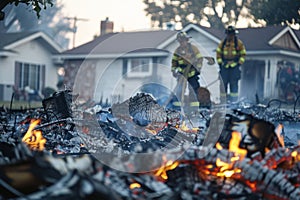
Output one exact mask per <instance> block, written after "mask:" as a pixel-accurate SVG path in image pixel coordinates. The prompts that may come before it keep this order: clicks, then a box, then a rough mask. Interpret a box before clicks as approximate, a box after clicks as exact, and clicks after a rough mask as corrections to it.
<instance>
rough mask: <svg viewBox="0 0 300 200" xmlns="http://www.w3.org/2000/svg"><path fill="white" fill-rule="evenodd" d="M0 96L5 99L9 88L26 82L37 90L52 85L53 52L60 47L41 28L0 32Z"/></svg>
mask: <svg viewBox="0 0 300 200" xmlns="http://www.w3.org/2000/svg"><path fill="white" fill-rule="evenodd" d="M0 38H1V39H0V99H1V100H4V101H8V100H10V99H11V97H12V93H13V92H17V91H22V90H24V88H25V87H26V86H29V87H30V88H31V89H34V90H36V91H39V92H41V91H42V90H43V89H44V88H45V87H51V88H54V89H56V84H57V81H58V76H57V67H58V66H59V65H57V64H56V63H55V62H54V60H53V59H52V55H53V54H57V53H60V52H61V51H62V49H61V47H60V46H59V45H58V44H56V43H55V42H54V40H52V39H51V38H50V37H49V36H48V35H46V34H45V33H43V32H18V33H1V34H0Z"/></svg>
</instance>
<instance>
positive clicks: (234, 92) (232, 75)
mask: <svg viewBox="0 0 300 200" xmlns="http://www.w3.org/2000/svg"><path fill="white" fill-rule="evenodd" d="M220 75H221V78H222V80H223V83H224V91H223V89H222V87H221V96H223V97H228V98H229V100H230V101H237V100H238V91H239V88H238V81H239V80H240V78H241V72H240V69H239V67H238V66H236V67H228V68H225V67H221V71H220ZM228 86H229V94H228Z"/></svg>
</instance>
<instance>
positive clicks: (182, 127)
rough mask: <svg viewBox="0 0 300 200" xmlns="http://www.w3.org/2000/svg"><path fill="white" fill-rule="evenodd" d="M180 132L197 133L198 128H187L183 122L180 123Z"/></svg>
mask: <svg viewBox="0 0 300 200" xmlns="http://www.w3.org/2000/svg"><path fill="white" fill-rule="evenodd" d="M179 129H180V130H182V131H184V132H190V133H197V131H198V128H197V127H191V128H190V127H188V126H187V125H186V123H185V121H183V122H182V124H181V126H180V127H179Z"/></svg>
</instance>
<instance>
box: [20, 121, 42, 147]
mask: <svg viewBox="0 0 300 200" xmlns="http://www.w3.org/2000/svg"><path fill="white" fill-rule="evenodd" d="M40 121H41V120H39V119H32V120H31V122H30V125H29V128H28V130H27V132H26V134H25V135H24V137H23V139H22V142H24V143H26V144H27V145H28V146H29V148H30V149H32V150H38V151H42V150H44V148H45V143H46V139H45V138H44V137H43V135H42V132H41V131H40V130H34V128H35V127H36V126H37V125H38V124H39V123H40Z"/></svg>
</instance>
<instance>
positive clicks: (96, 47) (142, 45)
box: [62, 24, 300, 55]
mask: <svg viewBox="0 0 300 200" xmlns="http://www.w3.org/2000/svg"><path fill="white" fill-rule="evenodd" d="M194 25H195V24H194ZM195 26H197V27H198V28H200V29H203V30H204V31H206V32H207V33H209V34H211V35H212V36H214V37H216V38H218V39H219V40H222V39H223V38H225V36H226V35H225V32H224V30H220V29H214V28H207V27H203V26H199V25H195ZM285 28H286V26H267V27H260V28H243V29H238V31H239V33H238V37H239V38H240V39H241V40H242V41H243V42H244V44H245V46H246V49H247V51H271V50H279V49H283V48H281V47H278V46H275V45H274V46H272V45H270V44H269V41H270V40H271V39H272V38H273V37H274V36H276V35H277V34H279V33H280V32H281V31H283V30H284V29H285ZM293 31H294V32H295V35H296V36H297V37H298V39H299V38H300V31H296V30H293ZM176 33H177V31H171V30H156V31H137V32H120V33H109V34H106V35H102V36H99V37H97V38H95V39H94V40H92V41H90V42H88V43H85V44H83V45H81V46H78V47H76V48H73V49H70V50H67V51H65V52H63V53H62V55H78V54H81V55H88V54H124V53H128V52H149V51H152V52H154V51H156V52H157V51H164V50H162V49H157V47H158V46H159V45H160V44H161V43H163V42H165V41H167V40H168V39H169V38H171V37H172V36H174V35H175V34H176ZM288 50H289V51H294V52H295V50H291V49H288ZM296 52H299V51H296Z"/></svg>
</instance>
